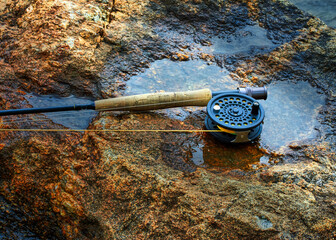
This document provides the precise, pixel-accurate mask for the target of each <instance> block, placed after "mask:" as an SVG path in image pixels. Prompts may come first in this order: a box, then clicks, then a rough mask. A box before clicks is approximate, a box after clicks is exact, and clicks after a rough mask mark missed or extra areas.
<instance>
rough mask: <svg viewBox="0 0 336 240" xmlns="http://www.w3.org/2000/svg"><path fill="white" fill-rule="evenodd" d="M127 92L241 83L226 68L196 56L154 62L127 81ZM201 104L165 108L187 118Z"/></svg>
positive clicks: (216, 88)
mask: <svg viewBox="0 0 336 240" xmlns="http://www.w3.org/2000/svg"><path fill="white" fill-rule="evenodd" d="M126 84H127V85H126V90H125V95H135V94H144V93H153V92H160V91H165V92H178V91H190V90H198V89H202V88H210V89H211V90H213V91H219V90H231V89H236V88H237V87H238V84H237V82H235V81H234V80H232V78H231V77H230V75H229V72H228V71H227V70H226V69H225V68H220V67H218V66H217V65H209V64H208V63H206V62H204V61H201V60H196V61H186V62H174V61H171V60H168V59H163V60H158V61H156V62H153V63H152V64H151V66H150V68H148V69H146V70H145V72H143V73H141V74H139V75H137V76H134V77H132V78H131V79H130V80H129V81H127V83H126ZM196 109H202V108H197V107H189V108H174V109H167V110H161V112H163V113H165V114H167V115H168V116H169V117H173V118H176V119H179V120H184V119H185V118H186V117H187V116H188V115H189V114H190V112H191V111H194V110H196Z"/></svg>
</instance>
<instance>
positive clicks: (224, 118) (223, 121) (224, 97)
mask: <svg viewBox="0 0 336 240" xmlns="http://www.w3.org/2000/svg"><path fill="white" fill-rule="evenodd" d="M264 117H265V111H264V109H263V107H262V106H261V105H260V104H259V102H258V101H256V100H255V99H254V98H252V97H250V96H247V95H244V94H240V93H223V94H218V95H216V96H215V97H213V98H212V99H211V100H210V101H209V103H208V105H207V116H206V118H205V126H206V128H207V129H208V130H220V131H221V132H211V134H212V135H213V136H214V137H215V138H217V139H218V140H220V141H222V142H224V143H243V142H249V141H252V140H254V139H256V138H257V137H259V136H260V134H261V131H262V122H263V120H264Z"/></svg>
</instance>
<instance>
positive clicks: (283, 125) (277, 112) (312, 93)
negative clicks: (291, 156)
mask: <svg viewBox="0 0 336 240" xmlns="http://www.w3.org/2000/svg"><path fill="white" fill-rule="evenodd" d="M262 104H263V106H264V109H265V113H266V116H265V120H264V127H263V131H262V133H261V141H260V142H261V143H262V145H263V146H264V147H266V148H268V149H271V150H273V151H275V150H278V149H279V148H280V147H282V146H286V145H288V144H289V143H290V142H293V141H300V140H306V139H313V138H316V136H317V133H318V132H317V130H316V129H315V128H317V127H318V126H319V123H318V121H317V116H318V112H319V109H320V108H321V106H322V105H324V104H325V96H324V95H322V94H318V93H317V90H316V89H315V88H313V87H312V86H311V85H310V84H309V83H307V82H298V83H292V82H277V83H274V84H271V85H270V86H268V98H267V100H266V101H264V102H263V103H262Z"/></svg>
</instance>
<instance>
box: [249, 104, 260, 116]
mask: <svg viewBox="0 0 336 240" xmlns="http://www.w3.org/2000/svg"><path fill="white" fill-rule="evenodd" d="M251 113H252V115H257V114H258V113H259V103H258V102H254V103H253V104H252V111H251Z"/></svg>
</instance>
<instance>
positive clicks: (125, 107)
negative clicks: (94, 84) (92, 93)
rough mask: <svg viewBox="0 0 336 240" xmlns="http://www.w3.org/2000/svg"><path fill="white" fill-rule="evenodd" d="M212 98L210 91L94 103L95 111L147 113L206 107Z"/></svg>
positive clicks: (133, 97)
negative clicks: (165, 109)
mask: <svg viewBox="0 0 336 240" xmlns="http://www.w3.org/2000/svg"><path fill="white" fill-rule="evenodd" d="M211 97H212V93H211V90H210V89H201V90H196V91H187V92H162V93H161V92H160V93H149V94H141V95H134V96H126V97H118V98H110V99H103V100H97V101H95V109H96V110H100V111H102V110H112V111H147V110H155V109H163V108H173V107H185V106H206V105H207V104H208V102H209V101H210V99H211Z"/></svg>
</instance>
